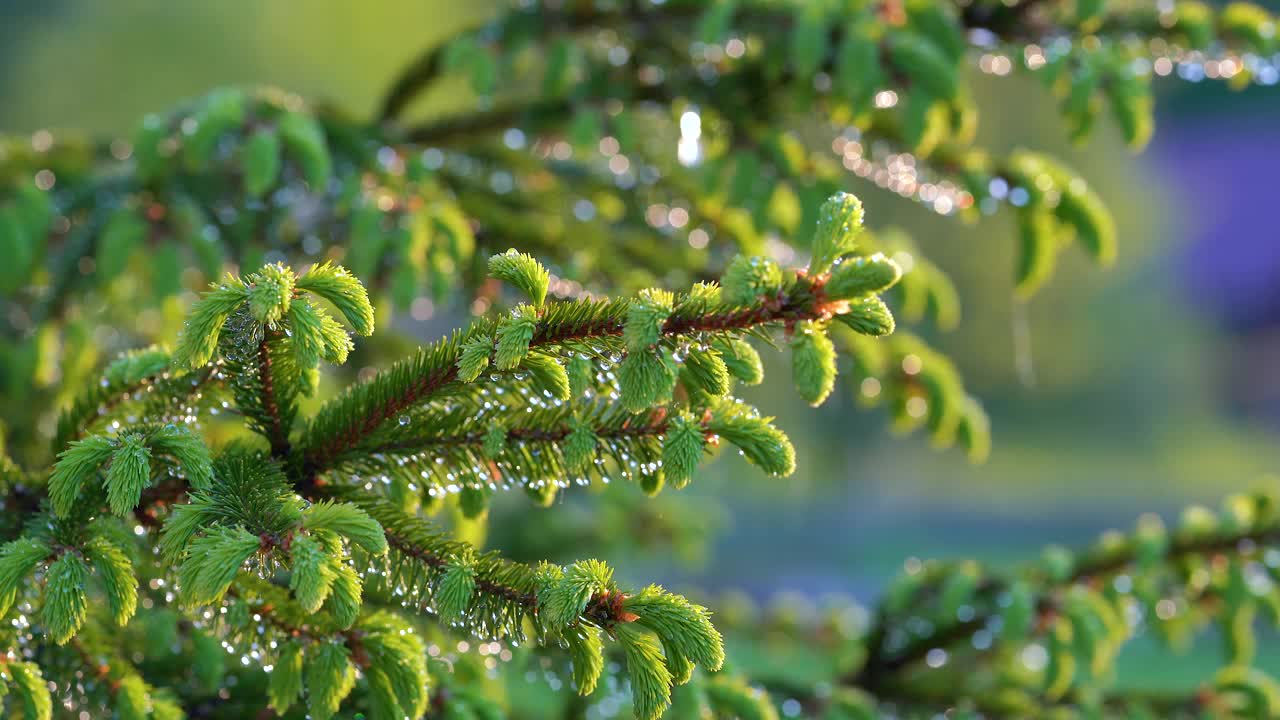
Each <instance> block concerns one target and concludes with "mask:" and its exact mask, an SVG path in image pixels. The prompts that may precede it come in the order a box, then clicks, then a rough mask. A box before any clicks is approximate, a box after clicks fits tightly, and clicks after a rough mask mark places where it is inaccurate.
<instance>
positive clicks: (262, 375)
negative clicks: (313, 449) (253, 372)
mask: <svg viewBox="0 0 1280 720" xmlns="http://www.w3.org/2000/svg"><path fill="white" fill-rule="evenodd" d="M279 336H280V331H279V330H274V329H272V328H266V329H265V330H264V331H263V335H262V342H261V343H259V344H258V382H259V383H261V385H262V407H263V408H264V409H265V410H266V411H267V420H268V427H267V439H268V440H269V441H270V442H271V455H272V456H273V457H278V458H282V457H286V456H287V455H288V454H289V431H288V430H287V429H286V428H285V427H284V420H283V419H282V418H281V414H280V405H279V402H278V401H277V400H276V387H275V378H274V377H273V376H272V373H271V342H272V341H273V340H276V339H278V338H279Z"/></svg>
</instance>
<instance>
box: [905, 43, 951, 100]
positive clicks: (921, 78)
mask: <svg viewBox="0 0 1280 720" xmlns="http://www.w3.org/2000/svg"><path fill="white" fill-rule="evenodd" d="M891 38H892V40H891V42H890V43H889V60H890V62H892V63H893V66H894V67H895V68H897V69H898V70H900V71H901V72H903V73H904V74H906V76H907V77H908V78H910V79H911V81H912V83H915V84H917V85H918V87H919V88H920V89H921V90H923V91H925V92H927V93H929V94H930V95H933V96H934V97H936V98H938V99H939V100H952V99H954V98H955V97H956V94H957V93H958V92H959V90H960V81H959V77H958V72H957V67H956V63H955V62H953V61H952V60H951V59H950V58H948V57H947V54H946V52H945V51H943V50H942V49H940V48H939V47H938V46H937V45H935V44H934V43H933V42H932V41H931V40H929V39H927V38H925V37H922V36H920V35H916V34H915V33H910V32H898V33H894V34H893V35H892V36H891Z"/></svg>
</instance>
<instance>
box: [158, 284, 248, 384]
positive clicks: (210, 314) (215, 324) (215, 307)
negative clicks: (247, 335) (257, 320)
mask: <svg viewBox="0 0 1280 720" xmlns="http://www.w3.org/2000/svg"><path fill="white" fill-rule="evenodd" d="M248 299H249V293H248V289H247V288H246V287H245V286H244V283H242V282H241V281H240V280H239V279H237V278H233V277H232V276H230V275H228V276H227V277H226V280H225V281H224V283H223V285H222V286H220V287H216V288H215V289H213V290H212V291H210V292H207V293H205V294H204V295H203V296H202V297H201V298H200V299H199V300H197V301H196V303H195V304H194V305H192V306H191V310H190V312H188V313H187V322H186V325H184V326H183V328H182V332H181V333H179V335H178V347H177V349H176V350H174V351H173V362H174V364H175V365H177V366H178V367H185V368H192V369H194V368H198V367H200V366H202V365H205V364H207V363H208V362H209V361H210V360H212V359H213V354H214V351H215V350H217V347H218V336H219V335H220V334H221V333H222V326H223V325H224V324H225V323H226V321H227V318H228V317H230V316H231V313H233V312H235V311H236V310H237V309H238V308H239V307H240V306H241V305H243V304H244V303H245V301H247V300H248Z"/></svg>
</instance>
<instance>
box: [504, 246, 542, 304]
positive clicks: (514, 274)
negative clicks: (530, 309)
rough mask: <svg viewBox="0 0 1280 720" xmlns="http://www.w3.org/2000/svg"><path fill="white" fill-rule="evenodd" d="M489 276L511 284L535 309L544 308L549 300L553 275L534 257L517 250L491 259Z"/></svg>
mask: <svg viewBox="0 0 1280 720" xmlns="http://www.w3.org/2000/svg"><path fill="white" fill-rule="evenodd" d="M489 274H490V275H492V276H493V277H495V278H497V279H499V280H502V281H503V282H506V283H510V284H511V285H513V286H515V288H516V289H518V290H519V291H520V292H523V293H524V294H525V295H527V296H528V297H529V300H531V301H532V302H533V304H534V306H535V307H542V305H543V303H545V302H546V299H547V287H548V286H550V284H551V274H550V273H548V272H547V269H546V268H544V267H543V266H542V263H540V262H538V261H537V259H535V258H534V257H533V256H532V255H526V254H525V253H522V252H518V251H517V250H516V249H515V248H512V249H510V250H507V251H506V252H505V253H500V254H498V255H494V256H492V257H490V258H489Z"/></svg>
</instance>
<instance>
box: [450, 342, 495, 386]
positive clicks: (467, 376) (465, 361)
mask: <svg viewBox="0 0 1280 720" xmlns="http://www.w3.org/2000/svg"><path fill="white" fill-rule="evenodd" d="M492 354H493V340H491V339H489V338H488V337H478V338H476V339H474V340H470V341H468V342H466V343H464V344H463V345H462V352H461V353H459V355H458V379H459V380H461V381H463V382H475V380H476V378H478V377H480V373H482V372H484V370H485V368H487V367H489V356H490V355H492Z"/></svg>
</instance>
